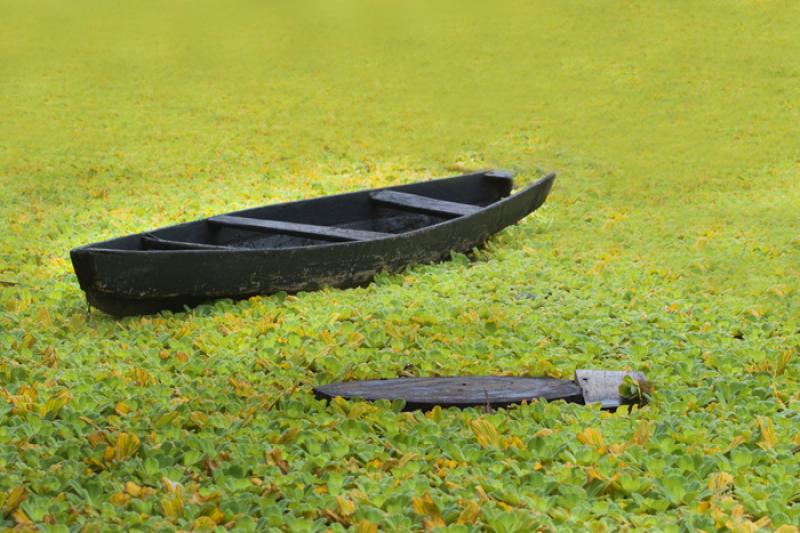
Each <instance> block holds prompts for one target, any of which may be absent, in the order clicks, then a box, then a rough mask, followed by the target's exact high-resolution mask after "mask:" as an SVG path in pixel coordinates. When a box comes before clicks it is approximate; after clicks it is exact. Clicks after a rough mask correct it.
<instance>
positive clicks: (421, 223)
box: [84, 172, 513, 251]
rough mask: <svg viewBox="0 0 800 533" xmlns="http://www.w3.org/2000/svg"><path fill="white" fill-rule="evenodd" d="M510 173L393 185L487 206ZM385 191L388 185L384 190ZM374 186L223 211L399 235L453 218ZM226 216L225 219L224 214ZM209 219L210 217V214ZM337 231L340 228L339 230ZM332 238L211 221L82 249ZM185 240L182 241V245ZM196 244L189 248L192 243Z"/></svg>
mask: <svg viewBox="0 0 800 533" xmlns="http://www.w3.org/2000/svg"><path fill="white" fill-rule="evenodd" d="M512 186H513V182H512V179H511V176H510V174H507V173H502V172H481V173H476V174H469V175H466V176H457V177H454V178H446V179H441V180H434V181H428V182H423V183H414V184H410V185H403V186H397V187H391V188H390V189H391V191H401V192H403V193H409V194H413V195H419V196H421V197H426V198H430V199H434V200H442V201H444V202H451V203H454V204H456V203H457V204H465V206H466V208H467V209H469V206H475V207H485V206H488V205H491V204H493V203H495V202H497V201H498V200H501V199H502V198H505V197H506V196H508V195H509V194H510V193H511V189H512ZM387 189H388V188H387ZM375 193H376V190H367V191H359V192H354V193H347V194H340V195H335V196H326V197H322V198H315V199H311V200H302V201H297V202H289V203H284V204H277V205H268V206H263V207H257V208H252V209H245V210H242V211H237V212H234V213H228V214H227V215H233V216H236V217H246V218H250V219H257V220H259V219H260V220H270V221H278V222H285V223H296V224H301V225H305V226H320V227H330V228H341V229H348V230H357V232H356V234H359V233H358V232H375V233H382V234H400V233H405V232H408V231H413V230H417V229H420V228H424V227H427V226H431V225H434V224H437V223H440V222H444V221H446V220H448V219H449V218H452V216H448V215H447V214H438V216H437V214H433V213H429V212H412V211H409V210H405V209H401V208H398V207H396V206H392V205H387V203H384V202H381V201H378V200H379V199H380V198H373V196H374V195H375ZM223 218H224V217H223ZM212 221H213V217H212ZM340 233H341V232H340ZM330 242H331V239H326V238H317V237H311V236H300V235H289V234H284V233H279V232H276V233H264V232H263V231H254V230H250V229H246V228H241V227H233V226H227V225H221V224H214V223H210V222H209V219H203V220H198V221H194V222H189V223H185V224H178V225H175V226H169V227H165V228H161V229H157V230H153V231H150V232H146V233H140V234H135V235H128V236H125V237H120V238H116V239H112V240H108V241H105V242H101V243H95V244H92V245H89V246H86V247H84V249H93V248H94V249H111V250H131V251H133V250H181V249H182V250H192V249H197V250H202V249H213V248H214V247H219V250H221V251H222V250H226V249H234V250H236V249H239V250H242V249H277V248H294V247H303V246H316V245H322V244H329V243H330ZM182 243H184V244H185V245H182ZM193 244H195V245H196V246H194V247H192V246H191V245H193Z"/></svg>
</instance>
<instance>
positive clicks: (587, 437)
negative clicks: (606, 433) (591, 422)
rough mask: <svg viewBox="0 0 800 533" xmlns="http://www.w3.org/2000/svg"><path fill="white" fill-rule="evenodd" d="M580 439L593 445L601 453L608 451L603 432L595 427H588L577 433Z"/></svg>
mask: <svg viewBox="0 0 800 533" xmlns="http://www.w3.org/2000/svg"><path fill="white" fill-rule="evenodd" d="M577 437H578V441H580V442H582V443H583V444H586V445H587V446H591V447H592V448H594V449H595V450H597V451H598V452H600V453H605V452H606V443H605V441H604V440H603V434H602V433H600V432H599V431H598V430H596V429H594V428H586V429H584V430H583V431H581V432H580V433H578V435H577Z"/></svg>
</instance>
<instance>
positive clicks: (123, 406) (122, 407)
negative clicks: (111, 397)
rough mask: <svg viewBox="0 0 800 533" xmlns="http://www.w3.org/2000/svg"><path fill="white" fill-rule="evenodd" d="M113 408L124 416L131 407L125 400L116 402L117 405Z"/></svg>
mask: <svg viewBox="0 0 800 533" xmlns="http://www.w3.org/2000/svg"><path fill="white" fill-rule="evenodd" d="M114 410H115V411H116V412H117V414H118V415H120V416H125V415H127V414H128V413H130V412H131V410H132V409H131V406H130V405H128V404H127V403H125V402H117V406H116V407H115V408H114Z"/></svg>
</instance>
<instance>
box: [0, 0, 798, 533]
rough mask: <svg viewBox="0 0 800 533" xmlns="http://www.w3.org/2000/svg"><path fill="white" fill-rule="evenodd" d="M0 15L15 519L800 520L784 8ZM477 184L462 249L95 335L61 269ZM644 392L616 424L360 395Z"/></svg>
mask: <svg viewBox="0 0 800 533" xmlns="http://www.w3.org/2000/svg"><path fill="white" fill-rule="evenodd" d="M432 4H433V3H423V2H416V1H411V2H395V1H389V2H380V3H379V2H370V1H356V2H336V1H333V2H319V3H317V2H309V1H303V2H300V3H296V4H294V7H292V8H288V7H283V8H278V7H272V8H267V7H264V6H259V5H256V4H255V3H249V2H238V3H235V5H234V4H233V3H231V2H208V1H201V2H191V3H190V2H179V1H176V2H171V3H170V4H169V5H168V6H165V5H164V3H157V2H150V1H144V2H100V1H81V2H59V1H55V0H51V1H44V0H42V1H39V0H37V1H33V2H27V1H22V0H0V221H2V226H3V231H2V233H1V234H0V235H2V236H0V526H2V527H14V526H15V525H16V526H18V527H20V528H23V529H24V528H28V529H35V528H38V529H40V530H43V531H66V530H67V529H70V530H81V529H82V530H85V531H99V530H106V529H115V528H117V529H120V530H134V529H137V528H138V529H140V530H151V529H163V530H169V529H173V528H174V529H184V530H189V529H197V530H203V529H213V528H222V527H227V528H236V529H239V530H243V531H247V530H251V531H252V530H263V529H267V528H270V527H271V528H275V529H276V530H277V529H282V530H287V531H302V530H321V529H325V528H330V529H331V530H334V531H339V530H343V529H347V528H348V527H354V528H355V530H357V531H361V532H367V531H376V529H378V528H379V529H381V530H390V531H391V530H398V531H400V530H407V529H412V528H413V529H416V528H435V527H448V528H449V530H451V531H468V530H479V529H486V530H490V531H497V532H510V531H530V530H533V529H536V528H540V529H543V530H556V529H558V530H562V529H576V530H578V529H585V528H587V527H589V526H590V525H591V526H592V528H593V529H594V530H597V531H603V530H617V529H620V528H627V529H642V530H651V531H652V530H674V531H678V530H683V529H685V530H690V531H691V530H700V529H703V530H706V531H708V530H713V529H717V528H728V529H731V530H735V531H753V530H755V529H758V528H764V529H776V528H778V527H781V526H783V529H782V531H784V532H785V531H796V529H794V528H793V526H792V524H796V523H798V522H800V492H798V484H797V479H798V476H800V454H798V453H797V446H798V445H800V430H798V427H800V426H799V425H798V422H800V415H798V405H800V361H799V360H798V359H800V357H799V356H798V350H799V349H800V348H799V346H800V305H798V296H799V295H800V292H798V279H799V278H798V276H799V275H800V224H798V222H800V217H799V216H798V214H799V213H800V185H798V182H799V181H800V150H798V144H797V140H798V138H800V106H798V99H799V98H800V25H798V24H797V22H798V20H800V8H798V4H797V3H795V2H782V1H777V0H776V1H762V2H756V1H752V2H751V1H736V0H731V1H726V2H721V1H719V2H707V1H704V2H697V1H691V2H689V1H673V2H638V1H627V0H626V1H621V2H606V1H573V0H565V1H559V2H541V1H534V2H522V1H519V2H499V3H497V2H488V3H483V4H479V3H474V4H472V3H466V4H465V3H456V2H449V3H447V4H444V3H436V4H437V5H438V7H433V5H432ZM489 166H499V167H511V168H516V169H519V170H521V171H522V174H521V177H522V178H523V180H529V179H533V178H534V177H535V176H536V175H537V174H539V173H540V172H541V171H544V170H551V169H553V170H557V171H558V172H559V173H560V177H559V180H558V181H557V183H556V187H555V188H554V191H553V194H552V195H551V198H550V200H549V201H548V203H547V204H546V206H545V207H543V208H542V209H541V210H540V211H538V212H537V213H536V214H535V215H533V216H531V217H529V218H527V219H526V220H524V221H523V222H522V223H520V224H519V225H517V226H515V227H512V228H509V229H507V230H505V231H503V232H502V233H500V234H499V235H497V236H496V237H495V238H494V239H492V240H491V242H490V243H489V245H488V246H487V248H485V249H483V250H480V251H477V252H476V253H475V254H474V255H475V257H473V258H467V257H463V256H456V257H454V259H453V261H450V262H447V263H444V264H439V265H432V266H419V267H414V268H412V269H410V270H408V271H407V272H405V273H403V274H401V275H392V276H389V275H382V276H380V277H379V278H378V279H377V280H376V282H375V283H374V284H372V285H370V286H369V287H367V288H363V289H356V290H348V291H337V290H327V291H322V292H317V293H309V294H299V295H295V296H287V295H275V296H270V297H263V298H254V299H252V300H249V301H245V302H239V303H233V302H230V301H221V302H218V303H215V304H213V305H206V306H201V307H199V308H196V309H194V310H192V311H189V312H185V313H176V314H171V313H165V314H162V315H158V316H152V317H144V318H129V319H124V320H119V321H115V320H113V319H111V318H110V317H108V316H105V315H103V314H102V313H99V312H96V311H95V312H94V313H92V314H91V315H87V312H86V305H85V302H84V300H83V295H82V293H81V292H80V290H79V288H78V286H77V283H76V279H75V276H74V274H73V272H72V268H71V265H70V264H69V259H68V250H69V249H70V248H71V247H74V246H77V245H80V244H84V243H87V242H92V241H96V240H100V239H102V238H108V237H112V236H116V235H120V234H124V233H128V232H134V231H141V230H144V229H148V228H153V227H157V226H159V225H164V224H167V223H171V222H175V221H181V220H191V219H194V218H198V217H202V216H208V215H211V214H215V213H219V212H223V211H228V210H232V209H236V208H242V207H245V206H254V205H260V204H264V203H267V202H274V201H279V200H289V199H298V198H304V197H310V196H316V195H320V194H327V193H334V192H340V191H349V190H354V189H358V188H364V187H368V186H378V185H386V184H399V183H404V182H409V181H415V180H418V179H420V178H423V177H438V176H446V175H450V174H455V173H457V172H459V171H461V170H463V169H474V168H482V167H489ZM581 367H584V368H586V367H589V368H606V369H627V368H631V369H638V370H642V371H644V372H645V373H646V374H647V375H648V377H649V378H650V379H651V380H652V381H653V382H654V383H655V386H656V391H655V393H654V396H653V402H652V403H651V404H650V405H649V406H647V407H644V408H642V409H635V410H633V411H632V412H628V411H627V410H624V411H622V412H617V413H603V412H601V411H599V410H597V409H593V408H586V407H581V406H575V405H568V404H563V403H560V402H554V403H549V404H548V403H533V404H531V405H523V406H519V407H516V408H512V409H508V410H498V411H495V412H492V413H485V412H483V411H481V410H465V411H458V410H451V409H448V410H436V411H433V412H431V413H429V414H420V413H399V412H397V410H396V409H397V406H392V405H371V404H362V403H347V402H339V403H336V402H335V403H334V404H332V405H330V406H326V405H324V404H323V403H321V402H318V401H316V400H314V399H313V397H312V394H311V387H312V386H313V385H315V384H319V383H325V382H329V381H331V380H339V379H345V378H375V377H394V376H402V375H409V376H417V375H448V374H454V373H465V374H484V373H508V374H532V375H541V374H546V375H551V376H564V377H569V376H571V374H572V372H573V371H574V370H575V369H576V368H581Z"/></svg>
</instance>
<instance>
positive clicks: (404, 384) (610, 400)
mask: <svg viewBox="0 0 800 533" xmlns="http://www.w3.org/2000/svg"><path fill="white" fill-rule="evenodd" d="M626 378H627V379H626ZM314 393H315V394H316V396H317V398H321V399H332V398H335V397H342V398H344V399H347V400H366V401H377V400H388V401H396V400H403V401H404V402H405V410H414V409H431V408H433V407H435V406H437V405H438V406H440V407H462V408H463V407H481V406H483V407H491V408H494V407H506V406H508V405H511V404H516V403H521V402H524V401H532V400H539V399H541V400H551V401H552V400H564V401H567V402H574V403H581V404H585V403H599V404H600V405H601V406H602V407H603V408H605V409H612V408H615V407H618V406H620V405H622V404H623V403H644V402H645V401H646V396H647V394H648V393H649V384H647V381H646V380H645V378H644V375H642V374H641V373H639V372H620V371H604V370H578V371H576V372H575V379H574V380H566V379H556V378H546V377H514V376H451V377H427V378H398V379H372V380H366V381H343V382H340V383H332V384H329V385H323V386H320V387H317V388H315V389H314Z"/></svg>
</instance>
